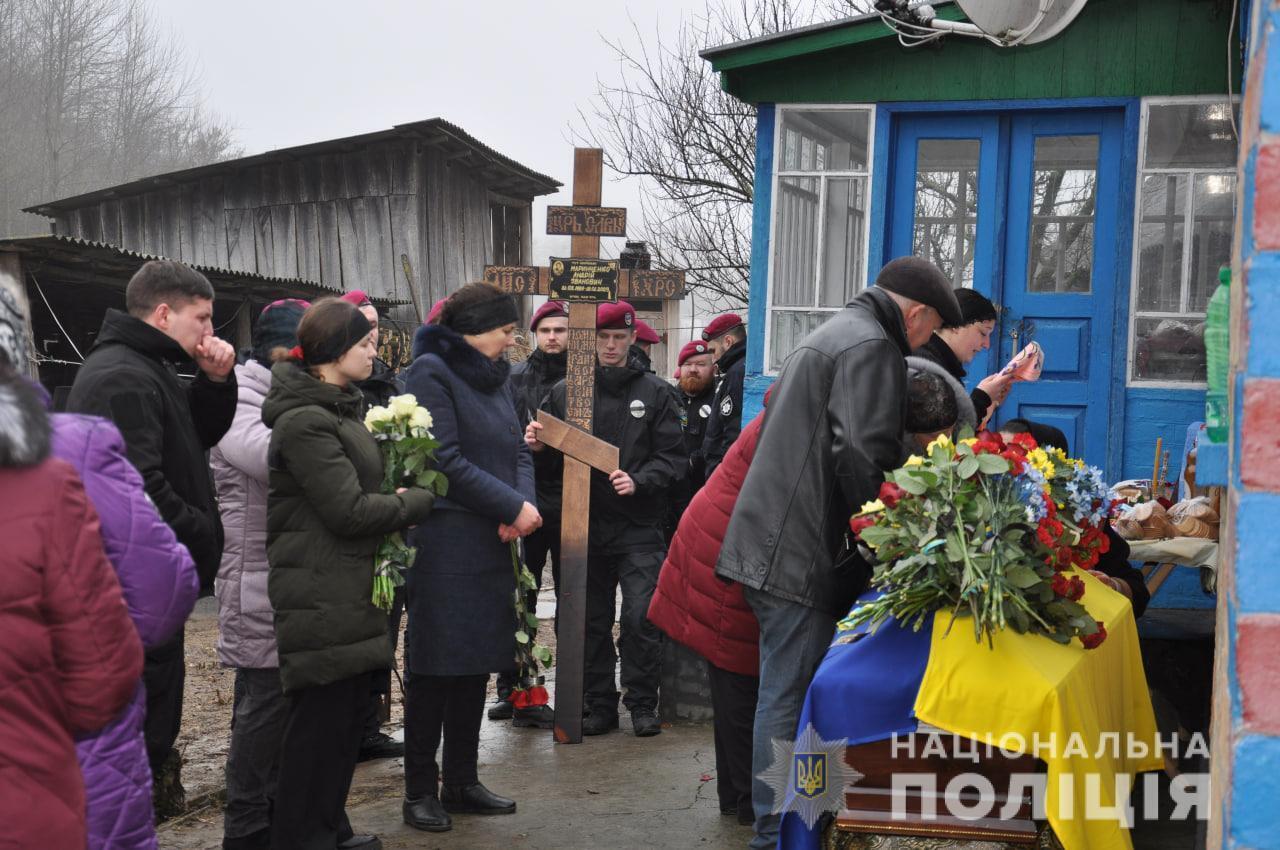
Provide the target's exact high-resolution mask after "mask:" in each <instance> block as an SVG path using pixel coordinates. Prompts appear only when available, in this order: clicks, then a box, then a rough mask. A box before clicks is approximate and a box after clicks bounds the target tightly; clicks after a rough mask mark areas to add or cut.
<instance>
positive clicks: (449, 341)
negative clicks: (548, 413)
mask: <svg viewBox="0 0 1280 850" xmlns="http://www.w3.org/2000/svg"><path fill="white" fill-rule="evenodd" d="M424 354H434V355H436V356H437V357H439V358H440V359H441V360H443V361H444V362H445V365H446V366H448V367H449V368H450V369H452V370H453V373H454V374H455V375H457V376H458V377H459V378H461V379H462V380H464V381H466V382H467V383H468V384H470V385H471V386H472V387H474V388H475V389H477V390H479V391H480V392H484V393H491V392H493V391H494V390H496V389H498V388H499V387H501V386H502V385H503V384H505V383H506V382H507V376H508V375H510V374H511V364H510V363H508V362H507V360H506V358H505V357H501V358H498V359H497V360H490V359H489V358H488V357H485V356H484V355H483V354H481V353H480V352H479V351H476V350H475V349H474V348H472V347H471V344H470V343H469V342H467V341H466V340H465V339H464V338H463V337H462V335H461V334H459V333H456V332H454V331H452V330H450V329H449V328H446V327H445V326H444V325H423V326H422V327H420V328H418V332H417V333H416V334H414V337H413V359H414V360H417V359H418V358H419V357H421V356H422V355H424Z"/></svg>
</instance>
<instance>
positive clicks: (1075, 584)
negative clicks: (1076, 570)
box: [1067, 576, 1084, 602]
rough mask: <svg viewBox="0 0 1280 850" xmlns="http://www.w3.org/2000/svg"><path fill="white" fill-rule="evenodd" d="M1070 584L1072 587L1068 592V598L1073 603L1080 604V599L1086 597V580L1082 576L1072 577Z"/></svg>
mask: <svg viewBox="0 0 1280 850" xmlns="http://www.w3.org/2000/svg"><path fill="white" fill-rule="evenodd" d="M1068 584H1069V585H1070V587H1069V588H1068V590H1067V598H1068V599H1070V600H1071V601H1072V602H1079V601H1080V597H1082V596H1084V579H1082V578H1080V576H1072V577H1071V581H1069V582H1068Z"/></svg>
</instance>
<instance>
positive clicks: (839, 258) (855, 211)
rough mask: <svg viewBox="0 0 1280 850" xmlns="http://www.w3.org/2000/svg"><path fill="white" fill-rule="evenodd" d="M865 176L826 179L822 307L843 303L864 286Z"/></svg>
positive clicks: (820, 298)
mask: <svg viewBox="0 0 1280 850" xmlns="http://www.w3.org/2000/svg"><path fill="white" fill-rule="evenodd" d="M866 194H867V193H866V178H865V177H853V178H848V179H841V178H835V179H829V180H827V201H826V208H827V212H826V216H825V217H824V218H823V228H824V233H823V240H822V252H823V265H822V287H821V289H820V291H819V296H820V297H819V300H818V306H819V307H843V306H844V305H845V304H846V303H847V302H848V301H849V299H850V298H852V297H853V296H854V294H855V293H856V292H857V291H858V290H859V289H861V288H862V262H863V260H862V248H863V245H862V238H863V236H864V234H865V232H866V206H867V205H866Z"/></svg>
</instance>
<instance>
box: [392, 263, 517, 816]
mask: <svg viewBox="0 0 1280 850" xmlns="http://www.w3.org/2000/svg"><path fill="white" fill-rule="evenodd" d="M517 319H518V316H517V313H516V306H515V302H514V301H513V300H512V299H511V296H509V295H507V294H506V293H504V292H502V291H501V290H500V289H498V288H497V287H495V286H492V285H490V284H486V283H472V284H468V285H467V286H464V287H462V288H461V289H459V290H458V291H457V292H455V293H454V294H453V295H451V296H450V297H449V299H448V300H447V301H445V304H444V307H443V310H442V311H441V314H440V318H439V320H438V321H437V323H436V324H434V325H426V326H424V327H422V328H421V329H420V330H419V331H418V334H417V337H416V338H415V339H414V345H413V353H414V362H413V365H412V366H411V367H410V369H409V376H408V379H407V381H406V384H405V386H406V389H407V391H408V392H410V393H412V394H413V395H414V396H416V397H417V399H418V403H419V404H421V405H423V406H424V407H426V408H427V410H429V411H430V412H431V416H432V418H433V419H434V425H433V427H432V431H433V433H434V435H435V437H436V439H437V440H439V441H440V447H439V449H438V450H437V452H436V457H437V460H438V469H439V470H440V471H441V472H443V473H444V474H445V475H446V476H447V477H448V479H449V492H448V497H447V498H442V499H437V500H436V504H435V511H434V512H433V513H432V514H431V516H430V517H429V518H428V519H427V521H426V522H424V523H423V524H422V525H420V526H418V528H417V529H415V530H414V531H413V532H412V533H411V535H410V542H411V543H412V544H413V545H415V546H417V547H418V557H417V560H416V561H415V562H414V565H413V567H412V568H411V569H410V570H409V571H408V572H407V574H406V591H407V611H408V613H409V628H408V635H407V637H406V640H405V691H406V693H405V802H404V820H405V823H407V824H409V825H410V826H412V827H415V828H417V829H423V830H427V831H429V832H444V831H446V830H448V829H450V827H451V826H452V822H451V820H450V817H449V814H450V813H459V812H467V813H472V814H510V813H512V812H514V811H515V810H516V804H515V803H514V802H512V801H511V800H508V799H505V798H503V797H500V796H498V795H496V794H494V793H492V792H490V791H489V790H488V789H487V788H485V787H484V786H483V785H481V784H480V781H479V778H478V776H477V774H476V761H477V758H478V752H479V743H480V721H481V717H482V715H483V713H484V700H485V689H486V687H487V684H488V680H489V674H490V673H495V672H498V671H500V670H505V669H508V668H509V667H511V664H512V660H513V659H514V658H515V651H516V645H515V631H516V619H515V609H514V605H513V599H514V596H515V587H516V586H515V577H514V575H513V573H512V565H511V546H510V544H511V542H512V541H514V540H515V539H516V538H518V537H523V536H524V535H527V534H529V533H530V532H532V531H533V530H534V529H535V528H537V527H538V526H539V525H541V523H542V518H541V517H540V516H539V515H538V509H537V508H536V507H534V501H535V495H534V488H533V461H532V459H531V456H530V454H529V450H528V448H527V447H526V446H525V443H524V439H523V431H522V429H521V427H520V422H519V419H518V418H517V416H516V411H515V406H514V404H513V402H512V397H511V392H510V390H509V388H508V386H507V374H508V372H509V369H510V367H509V364H508V363H507V361H506V359H505V358H504V357H503V353H504V352H505V351H506V350H507V349H508V348H510V347H511V346H512V345H513V344H514V343H515V328H516V321H517ZM442 733H443V736H444V759H443V762H444V764H443V766H442V767H443V771H441V767H440V766H437V764H436V760H435V754H436V748H437V747H438V746H439V744H440V738H441V734H442ZM438 778H443V780H444V783H443V789H442V790H441V791H440V792H439V794H438V795H437V790H436V789H437V787H438V786H437V779H438Z"/></svg>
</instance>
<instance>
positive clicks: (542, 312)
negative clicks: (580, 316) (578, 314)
mask: <svg viewBox="0 0 1280 850" xmlns="http://www.w3.org/2000/svg"><path fill="white" fill-rule="evenodd" d="M556 318H565V319H567V318H569V305H568V304H566V303H565V302H563V301H548V302H547V303H546V304H543V305H542V306H541V307H539V308H538V309H537V310H536V311H534V314H533V320H532V321H530V322H529V330H531V331H536V330H537V329H538V322H541V321H542V320H543V319H556Z"/></svg>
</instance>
